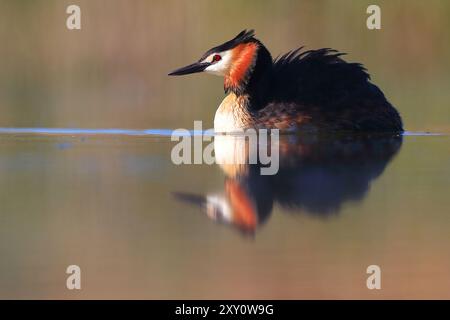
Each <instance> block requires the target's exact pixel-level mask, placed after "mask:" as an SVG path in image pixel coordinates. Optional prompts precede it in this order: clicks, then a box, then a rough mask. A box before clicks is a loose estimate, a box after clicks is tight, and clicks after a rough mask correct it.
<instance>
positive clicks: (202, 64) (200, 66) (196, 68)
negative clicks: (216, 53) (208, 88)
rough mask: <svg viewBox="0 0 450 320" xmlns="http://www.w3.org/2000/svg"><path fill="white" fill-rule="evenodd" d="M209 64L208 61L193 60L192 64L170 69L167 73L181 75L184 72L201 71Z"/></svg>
mask: <svg viewBox="0 0 450 320" xmlns="http://www.w3.org/2000/svg"><path fill="white" fill-rule="evenodd" d="M209 65H210V63H205V62H195V63H193V64H190V65H188V66H186V67H183V68H179V69H177V70H174V71H172V72H171V73H169V76H182V75H185V74H191V73H197V72H202V71H204V70H205V69H206V68H207V67H208V66H209Z"/></svg>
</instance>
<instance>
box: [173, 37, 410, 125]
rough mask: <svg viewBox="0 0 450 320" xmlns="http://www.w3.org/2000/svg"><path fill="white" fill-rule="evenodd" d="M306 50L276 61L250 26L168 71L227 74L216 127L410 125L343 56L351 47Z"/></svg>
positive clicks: (177, 73)
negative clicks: (185, 64)
mask: <svg viewBox="0 0 450 320" xmlns="http://www.w3.org/2000/svg"><path fill="white" fill-rule="evenodd" d="M302 49H303V47H301V48H299V49H297V50H293V51H291V52H288V53H286V54H284V55H282V56H281V57H278V58H276V59H275V60H273V59H272V56H271V54H270V52H269V51H268V50H267V49H266V47H265V46H264V45H263V44H262V43H261V41H259V40H258V39H255V38H254V31H253V30H250V31H247V30H244V31H242V32H241V33H239V34H238V35H237V36H236V37H235V38H233V39H231V40H230V41H227V42H225V43H224V44H221V45H220V46H217V47H214V48H212V49H210V50H208V51H207V52H206V53H205V54H204V55H203V56H202V57H201V58H200V60H198V61H197V62H195V63H193V64H191V65H188V66H186V67H183V68H180V69H177V70H175V71H173V72H171V73H169V75H185V74H190V73H196V72H207V73H212V74H216V75H221V76H224V77H225V83H224V89H225V92H226V93H227V94H228V95H227V96H226V97H225V99H224V100H223V102H222V103H221V104H220V106H219V108H218V109H217V111H216V115H215V118H214V129H215V131H217V132H230V131H237V130H240V129H246V128H255V129H260V128H267V129H280V130H305V131H313V132H317V131H336V130H337V131H353V132H402V131H403V128H402V121H401V118H400V115H399V114H398V112H397V111H396V110H395V109H394V107H393V106H392V105H391V104H390V103H389V102H388V101H387V99H386V98H385V96H384V94H383V93H382V92H381V90H380V89H379V88H378V87H377V86H376V85H374V84H372V83H371V82H370V76H369V74H368V73H367V72H366V69H365V68H364V67H363V66H362V65H361V64H359V63H348V62H346V61H344V60H343V59H342V58H341V56H342V55H344V53H340V52H338V51H336V50H333V49H329V48H323V49H318V50H309V51H302Z"/></svg>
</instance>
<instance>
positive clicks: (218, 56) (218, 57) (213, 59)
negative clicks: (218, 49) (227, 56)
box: [212, 54, 222, 62]
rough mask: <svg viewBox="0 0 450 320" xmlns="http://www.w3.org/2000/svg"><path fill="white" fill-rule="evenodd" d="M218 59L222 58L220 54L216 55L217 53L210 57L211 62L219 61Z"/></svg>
mask: <svg viewBox="0 0 450 320" xmlns="http://www.w3.org/2000/svg"><path fill="white" fill-rule="evenodd" d="M220 60H222V57H221V56H220V55H218V54H215V55H214V57H213V58H212V61H213V62H217V61H220Z"/></svg>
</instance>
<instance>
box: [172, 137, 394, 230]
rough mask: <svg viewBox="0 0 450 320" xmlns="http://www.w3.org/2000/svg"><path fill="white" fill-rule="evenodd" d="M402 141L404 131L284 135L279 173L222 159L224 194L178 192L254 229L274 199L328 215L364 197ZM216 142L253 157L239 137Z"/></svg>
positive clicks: (216, 216)
mask: <svg viewBox="0 0 450 320" xmlns="http://www.w3.org/2000/svg"><path fill="white" fill-rule="evenodd" d="M268 143H270V142H268ZM401 143H402V137H401V136H399V135H390V136H379V137H373V136H372V137H370V138H366V137H362V136H351V137H349V136H343V137H341V138H339V137H338V138H336V137H333V138H327V137H322V138H321V137H317V136H306V137H299V136H292V135H282V136H280V141H279V150H280V158H279V161H280V163H279V166H280V167H279V171H278V173H277V174H276V175H261V172H260V165H257V164H256V165H249V164H236V165H233V164H226V165H223V164H222V165H221V168H222V169H223V171H224V172H225V175H226V178H225V192H224V194H222V195H217V194H208V195H206V196H204V195H197V194H192V193H184V192H176V193H175V196H176V197H177V198H178V199H180V200H181V201H185V202H188V203H192V204H195V205H199V206H201V207H202V208H203V209H204V210H205V211H206V213H207V215H208V216H209V217H210V218H212V219H213V220H215V221H216V222H220V223H225V224H228V225H232V226H233V227H236V228H237V229H239V230H240V231H242V232H244V233H246V234H253V233H254V232H255V231H256V229H257V227H258V226H259V225H261V224H262V223H264V222H265V221H267V219H268V217H269V216H270V214H271V211H272V208H273V206H274V204H275V203H278V204H279V205H281V206H282V207H284V208H285V209H288V210H293V211H294V210H295V211H297V212H305V213H307V214H311V215H317V216H327V215H330V214H333V213H337V212H338V211H339V209H340V207H341V206H342V204H343V203H345V202H347V201H360V200H362V199H363V198H364V196H365V195H366V194H367V191H368V190H369V187H370V184H371V182H372V180H373V179H376V178H377V177H378V176H379V175H380V174H381V173H382V172H383V171H384V169H385V167H386V165H387V164H388V163H389V161H390V160H391V159H392V157H393V156H394V155H395V154H396V152H397V151H398V150H399V148H400V146H401ZM230 146H232V147H234V148H235V149H234V150H231V149H230ZM214 147H215V152H216V155H217V156H219V157H225V156H228V157H229V158H231V159H229V160H235V159H236V158H241V157H242V155H245V156H247V157H248V156H249V152H251V151H249V150H250V149H249V148H248V144H247V143H242V140H240V138H239V137H238V136H216V137H215V144H214ZM221 148H223V149H222V150H221ZM221 151H222V152H221ZM233 158H234V159H233ZM219 160H220V159H219ZM221 160H222V162H225V161H224V159H221Z"/></svg>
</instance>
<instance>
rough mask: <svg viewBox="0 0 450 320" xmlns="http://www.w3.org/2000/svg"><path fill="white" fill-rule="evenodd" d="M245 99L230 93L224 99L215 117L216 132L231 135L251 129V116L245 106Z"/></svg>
mask: <svg viewBox="0 0 450 320" xmlns="http://www.w3.org/2000/svg"><path fill="white" fill-rule="evenodd" d="M244 103H245V98H242V97H237V96H236V95H235V94H234V93H230V94H229V95H227V96H226V97H225V99H223V101H222V103H221V104H220V106H219V108H218V109H217V111H216V115H215V117H214V131H215V132H218V133H230V132H236V131H241V130H242V129H246V128H249V127H251V121H252V119H251V116H250V115H249V113H248V111H246V107H245V105H244Z"/></svg>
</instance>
